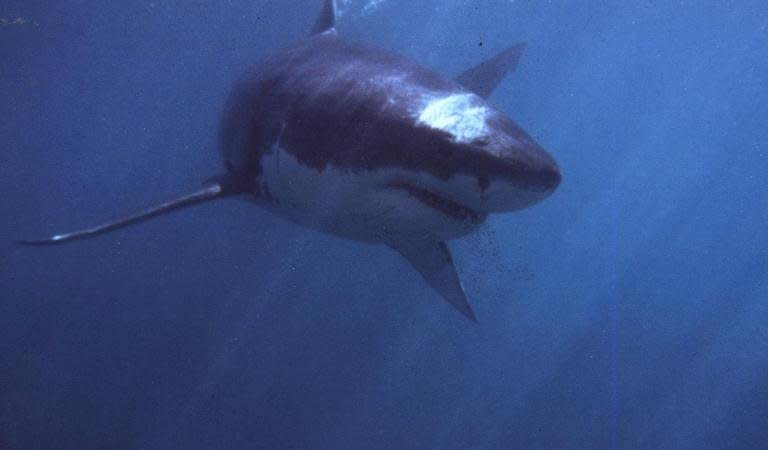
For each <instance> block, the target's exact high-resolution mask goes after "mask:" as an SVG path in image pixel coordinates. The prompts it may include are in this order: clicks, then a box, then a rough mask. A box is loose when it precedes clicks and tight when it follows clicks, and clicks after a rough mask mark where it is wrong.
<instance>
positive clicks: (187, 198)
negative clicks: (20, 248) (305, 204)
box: [19, 178, 238, 245]
mask: <svg viewBox="0 0 768 450" xmlns="http://www.w3.org/2000/svg"><path fill="white" fill-rule="evenodd" d="M237 193H238V191H236V190H234V189H233V188H232V185H231V183H227V180H226V179H225V178H219V179H212V180H211V181H208V182H206V183H205V184H204V185H203V187H201V188H200V189H198V190H196V191H195V192H192V193H190V194H187V195H184V196H182V197H179V198H176V199H173V200H170V201H167V202H165V203H161V204H159V205H156V206H153V207H151V208H147V209H145V210H143V211H141V212H138V213H136V214H132V215H129V216H125V217H122V218H119V219H116V220H112V221H109V222H106V223H102V224H100V225H96V226H94V227H91V228H86V229H84V230H79V231H73V232H71V233H63V234H56V235H54V236H51V237H48V238H45V239H33V240H23V241H19V242H20V243H21V244H25V245H54V244H61V243H63V242H69V241H74V240H77V239H84V238H89V237H93V236H98V235H100V234H104V233H108V232H110V231H113V230H117V229H118V228H123V227H127V226H129V225H134V224H137V223H139V222H144V221H145V220H149V219H151V218H153V217H157V216H160V215H163V214H167V213H169V212H171V211H176V210H178V209H182V208H186V207H188V206H192V205H196V204H198V203H204V202H209V201H211V200H216V199H218V198H222V197H227V196H231V195H235V194H237Z"/></svg>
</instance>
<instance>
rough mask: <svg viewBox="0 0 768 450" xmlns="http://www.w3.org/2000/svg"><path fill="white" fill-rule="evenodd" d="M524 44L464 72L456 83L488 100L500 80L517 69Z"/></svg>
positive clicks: (514, 46) (517, 45) (510, 48)
mask: <svg viewBox="0 0 768 450" xmlns="http://www.w3.org/2000/svg"><path fill="white" fill-rule="evenodd" d="M525 45H526V44H525V43H520V44H516V45H513V46H512V47H509V48H508V49H506V50H504V51H502V52H501V53H499V54H498V55H496V56H494V57H493V58H491V59H489V60H487V61H483V62H482V63H480V64H478V65H476V66H475V67H472V68H471V69H468V70H466V71H465V72H464V73H462V74H461V75H459V76H458V77H456V82H457V83H459V84H460V85H462V86H464V87H465V88H467V89H469V90H470V91H472V92H474V93H475V94H477V95H479V96H480V97H483V98H488V97H489V96H490V95H491V93H492V92H493V90H494V89H496V86H498V85H499V83H501V80H503V79H504V77H505V76H506V75H507V74H508V73H509V72H513V71H514V70H515V69H516V68H517V64H518V63H519V62H520V57H521V56H522V55H523V50H525Z"/></svg>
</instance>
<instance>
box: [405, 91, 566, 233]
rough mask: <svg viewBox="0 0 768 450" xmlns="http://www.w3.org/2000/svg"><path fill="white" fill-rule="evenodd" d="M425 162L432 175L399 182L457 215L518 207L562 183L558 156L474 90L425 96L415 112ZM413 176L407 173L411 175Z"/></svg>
mask: <svg viewBox="0 0 768 450" xmlns="http://www.w3.org/2000/svg"><path fill="white" fill-rule="evenodd" d="M413 117H414V118H415V119H416V126H417V128H418V130H419V134H420V135H421V136H422V137H421V139H420V140H421V141H422V142H424V143H425V145H429V146H431V147H432V148H431V149H430V150H429V151H426V152H420V153H422V154H423V155H428V156H426V158H427V159H428V161H424V162H422V164H421V165H422V166H423V167H424V168H425V169H428V170H427V171H428V172H429V173H430V174H431V175H433V176H428V177H424V176H422V177H418V179H417V178H416V177H414V178H413V179H405V180H401V181H398V182H396V183H395V185H396V186H397V187H401V188H404V189H406V190H408V191H409V193H410V194H411V196H412V197H415V198H416V199H417V200H419V201H421V202H422V203H426V204H428V205H429V206H432V207H433V208H436V209H440V210H443V211H444V212H446V213H447V214H448V215H452V216H455V217H456V218H461V217H470V218H473V219H475V218H479V219H482V218H484V217H485V216H486V215H487V214H489V213H496V212H507V211H515V210H519V209H522V208H526V207H528V206H531V205H534V204H536V203H538V202H539V201H541V200H543V199H544V198H546V197H548V196H549V195H550V194H551V193H552V192H553V191H554V190H555V189H556V188H557V186H558V185H559V184H560V178H561V176H560V169H559V167H558V165H557V163H556V162H555V160H554V159H553V158H552V157H551V156H550V155H549V153H547V151H546V150H544V149H543V148H542V147H541V146H540V145H539V144H538V143H537V142H536V141H535V140H534V139H533V138H532V137H530V136H529V135H528V134H527V133H526V132H525V131H523V129H522V128H520V127H519V126H518V125H517V124H515V123H514V122H513V121H512V120H511V119H509V118H508V117H507V116H505V115H504V114H503V113H501V112H499V111H498V110H496V109H495V108H493V107H491V106H490V105H489V104H488V103H487V102H486V101H485V100H483V99H482V98H480V97H479V96H477V95H475V94H472V93H469V92H453V93H448V94H444V95H430V96H426V97H425V98H423V99H422V101H421V102H419V104H418V107H417V108H415V109H414V111H413ZM406 178H408V177H406Z"/></svg>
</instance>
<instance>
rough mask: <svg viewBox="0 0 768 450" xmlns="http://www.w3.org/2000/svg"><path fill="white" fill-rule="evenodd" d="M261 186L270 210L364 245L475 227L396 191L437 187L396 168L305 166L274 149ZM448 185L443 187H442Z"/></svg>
mask: <svg viewBox="0 0 768 450" xmlns="http://www.w3.org/2000/svg"><path fill="white" fill-rule="evenodd" d="M261 169H262V173H261V180H260V182H261V184H262V187H263V188H264V189H265V190H266V191H267V192H268V194H267V196H268V197H269V201H267V202H265V206H266V208H267V209H269V210H270V211H272V212H273V213H275V214H277V215H279V216H282V217H284V218H287V219H289V220H291V221H293V222H296V223H298V224H300V225H303V226H306V227H309V228H312V229H315V230H318V231H322V232H325V233H329V234H333V235H337V236H341V237H344V238H347V239H352V240H356V241H365V242H383V243H393V242H401V241H403V240H424V239H430V240H438V241H443V240H448V239H454V238H457V237H459V236H463V235H465V234H467V233H469V232H471V231H473V230H474V229H476V227H477V224H473V223H470V222H467V221H457V220H455V219H452V218H450V217H447V216H446V215H444V214H443V213H441V212H439V211H437V210H435V209H433V208H430V207H428V206H427V205H425V204H423V203H421V202H419V201H418V200H417V199H415V198H412V197H411V196H410V195H409V194H408V193H407V192H406V191H404V190H402V189H397V188H394V187H392V185H393V184H394V183H397V182H402V181H408V182H412V183H418V184H420V185H424V186H430V185H432V184H436V183H438V181H437V180H434V179H432V178H433V177H432V176H431V175H429V174H426V173H423V172H422V173H412V172H407V171H404V170H402V169H396V168H382V169H379V170H374V171H368V170H362V169H360V170H348V169H339V168H337V167H335V166H332V165H327V166H326V167H325V168H323V169H322V170H318V169H315V168H311V167H307V166H304V165H302V164H301V163H300V162H299V161H298V160H297V159H296V158H295V157H294V156H293V155H292V154H291V153H289V152H288V151H287V150H285V149H282V148H279V147H273V148H272V151H271V152H270V153H267V154H264V156H263V157H262V159H261ZM443 184H444V183H443Z"/></svg>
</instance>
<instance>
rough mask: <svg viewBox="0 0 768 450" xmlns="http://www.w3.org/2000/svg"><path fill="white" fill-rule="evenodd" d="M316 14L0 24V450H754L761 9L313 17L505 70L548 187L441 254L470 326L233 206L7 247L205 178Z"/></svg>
mask: <svg viewBox="0 0 768 450" xmlns="http://www.w3.org/2000/svg"><path fill="white" fill-rule="evenodd" d="M320 3H321V2H320V1H319V0H290V1H288V0H261V1H259V0H222V1H188V2H187V1H184V2H182V1H163V0H156V1H134V2H103V1H87V0H60V1H33V0H4V1H3V2H2V3H0V146H1V148H0V214H1V215H2V221H0V237H2V239H0V448H2V449H34V448H73V449H74V448H78V449H86V448H163V449H166V448H179V449H182V448H183V449H187V448H206V449H209V448H265V449H280V448H313V449H314V448H317V449H325V448H328V449H336V448H339V449H352V448H372V449H373V448H375V449H386V448H408V449H410V448H413V449H419V448H434V449H468V448H470V449H475V448H476V449H566V448H567V449H582V448H583V449H592V448H594V449H602V448H605V449H619V448H620V449H759V448H768V233H767V232H766V229H767V228H768V227H767V226H766V225H767V224H768V192H766V187H768V182H766V175H768V143H767V142H768V4H766V3H765V2H764V1H758V0H741V1H709V0H702V1H661V0H656V1H631V2H620V1H601V0H590V1H586V0H582V1H567V0H550V1H533V0H514V1H510V0H474V1H459V0H420V1H418V2H413V1H405V0H386V1H368V0H348V1H343V2H341V13H342V14H341V17H340V18H339V22H338V29H339V31H340V33H341V34H342V36H344V37H346V38H348V39H352V40H356V41H361V42H367V43H372V44H375V45H378V46H382V47H385V48H388V49H391V50H394V51H397V52H400V53H403V54H406V55H408V56H410V57H412V58H414V59H416V60H418V61H420V62H422V63H424V64H425V65H427V66H429V67H432V68H434V69H436V70H438V71H439V72H441V73H443V74H446V75H447V76H453V75H455V74H458V73H460V72H462V71H463V70H464V69H466V68H467V67H470V66H472V65H474V64H476V63H478V62H480V61H482V60H483V59H485V58H488V57H490V56H492V55H494V54H495V53H496V52H498V51H500V50H502V49H504V48H506V47H507V46H509V45H511V44H514V43H516V42H520V41H525V42H527V43H528V47H527V49H526V52H525V54H524V56H523V58H522V61H521V64H520V66H519V67H518V70H517V72H516V73H513V74H511V75H510V76H509V77H508V79H507V80H506V81H505V82H503V83H502V85H501V86H500V87H499V89H498V90H497V91H496V92H495V93H494V94H493V96H492V97H491V102H492V103H493V104H495V105H497V106H498V107H499V108H500V109H502V110H503V111H505V112H507V113H508V114H509V115H510V116H511V117H512V118H513V119H514V120H515V121H517V122H518V123H519V124H520V125H522V126H523V128H525V129H526V130H528V131H529V132H530V133H531V134H532V135H533V136H535V137H536V138H537V139H538V140H539V141H540V142H541V143H542V145H543V146H544V147H545V148H547V149H548V150H549V151H550V152H551V153H552V154H553V155H554V156H555V158H556V159H557V160H558V162H559V164H560V167H561V170H562V173H563V183H562V185H561V186H560V188H559V189H558V191H557V192H556V193H555V194H554V195H553V196H552V197H551V198H549V199H547V200H546V201H545V202H543V203H542V204H540V205H537V206H535V207H533V208H530V209H527V210H524V211H521V212H519V213H514V214H506V215H497V216H493V217H492V218H491V219H490V221H489V223H488V225H486V226H485V227H484V228H483V230H482V231H481V233H479V234H478V235H476V236H471V237H468V238H465V239H462V240H458V241H455V242H452V244H451V246H452V248H453V249H454V252H455V253H454V256H455V260H456V263H457V265H458V268H459V271H460V273H461V275H462V278H463V281H464V285H465V288H466V290H467V294H468V296H469V297H470V299H471V301H472V303H473V305H474V308H475V310H476V312H477V315H478V319H479V323H478V324H475V323H472V322H470V321H468V320H467V319H466V318H465V317H463V316H462V315H461V314H458V313H457V312H456V311H455V310H453V309H452V308H451V307H450V306H449V305H448V304H447V303H446V302H444V301H443V300H442V299H441V298H439V296H438V295H437V294H436V293H434V292H433V291H431V290H430V288H429V287H428V286H427V285H426V283H424V282H423V281H422V280H421V278H420V276H419V275H418V273H417V272H416V271H414V270H413V269H412V268H411V267H410V266H409V265H408V264H407V263H406V262H405V261H404V260H402V259H401V257H400V256H399V255H397V254H396V253H395V252H392V251H391V250H389V249H387V248H385V247H383V246H371V245H364V244H360V243H355V242H348V241H344V240H340V239H337V238H333V237H329V236H325V235H321V234H318V233H315V232H313V231H309V230H307V229H304V228H300V227H299V226H297V225H294V224H292V223H288V222H286V221H284V220H281V219H279V218H276V217H274V216H272V215H270V214H269V213H267V212H266V211H263V210H261V209H259V208H257V207H254V205H252V204H249V203H247V202H244V201H239V200H236V199H232V200H224V201H221V202H216V203H212V204H206V205H202V206H199V207H196V208H192V209H189V210H185V211H182V212H179V213H177V214H174V215H169V216H164V217H162V218H159V219H157V220H154V221H152V222H148V223H145V224H142V225H141V226H136V227H132V228H128V229H124V230H120V231H118V232H115V233H113V234H110V235H107V236H103V237H100V238H97V239H91V240H85V241H82V242H78V243H74V244H70V245H63V246H59V247H51V248H30V247H22V246H19V245H17V244H16V243H15V241H16V240H17V239H23V238H31V237H41V236H46V235H49V234H50V233H53V232H59V231H69V230H72V229H77V228H80V227H83V226H85V225H90V224H93V223H98V222H100V221H102V220H103V219H107V218H111V217H115V216H116V215H119V214H121V213H123V212H128V211H134V210H137V209H141V208H143V207H145V206H147V205H150V204H154V203H156V202H158V201H162V200H165V199H168V198H172V197H174V196H176V195H177V194H179V193H183V192H186V191H188V190H189V189H190V188H193V187H196V186H198V185H199V183H200V182H201V181H202V180H204V179H206V178H208V177H210V176H212V175H215V174H218V173H220V172H221V171H222V169H221V164H220V160H219V155H218V147H217V130H218V125H219V118H220V114H221V111H222V108H223V103H224V100H225V98H226V95H227V93H228V90H229V89H230V87H231V86H232V84H233V82H234V81H235V80H236V79H237V78H238V77H239V76H240V75H241V74H242V73H243V72H244V71H245V70H246V68H247V67H248V66H250V65H252V64H254V63H257V62H258V61H259V60H260V59H262V58H264V57H265V56H267V55H269V54H270V53H272V52H274V51H276V50H278V49H279V48H281V47H283V46H285V45H287V44H289V43H292V42H295V41H296V40H298V39H301V38H302V37H303V36H305V35H306V34H307V33H308V30H309V29H310V28H311V25H312V24H313V23H314V20H315V17H316V15H317V13H318V11H319V9H320Z"/></svg>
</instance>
